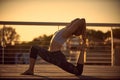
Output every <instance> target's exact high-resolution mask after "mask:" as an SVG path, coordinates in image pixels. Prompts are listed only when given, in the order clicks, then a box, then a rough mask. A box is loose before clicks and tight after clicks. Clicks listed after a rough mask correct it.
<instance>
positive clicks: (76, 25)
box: [22, 18, 86, 75]
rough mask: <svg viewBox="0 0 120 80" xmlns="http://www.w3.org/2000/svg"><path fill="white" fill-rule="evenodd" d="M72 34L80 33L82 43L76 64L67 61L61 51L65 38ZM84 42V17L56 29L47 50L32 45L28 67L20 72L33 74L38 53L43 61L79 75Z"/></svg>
mask: <svg viewBox="0 0 120 80" xmlns="http://www.w3.org/2000/svg"><path fill="white" fill-rule="evenodd" d="M72 35H75V36H80V35H82V39H83V44H82V47H80V49H79V50H80V55H79V58H78V61H77V64H76V66H75V65H73V64H72V63H70V62H68V61H67V59H66V57H65V55H64V54H63V53H62V52H61V47H62V45H63V44H64V42H66V40H67V39H68V38H69V37H71V36H72ZM85 44H86V22H85V19H79V18H77V19H75V20H73V21H72V22H71V23H70V24H68V25H67V26H66V27H65V28H63V29H61V30H59V31H57V32H56V33H55V34H54V35H53V38H52V39H51V42H50V47H49V50H46V49H43V48H41V47H40V46H32V48H31V51H30V64H29V68H28V69H27V70H26V71H25V72H24V73H22V74H23V75H33V74H34V66H35V61H36V58H37V56H38V55H39V56H40V57H41V58H42V59H44V60H45V61H47V62H49V63H52V64H54V65H56V66H58V67H60V68H61V69H63V70H65V71H67V72H69V73H72V74H75V75H81V74H82V72H83V65H84V50H85Z"/></svg>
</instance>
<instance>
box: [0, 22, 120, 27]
mask: <svg viewBox="0 0 120 80" xmlns="http://www.w3.org/2000/svg"><path fill="white" fill-rule="evenodd" d="M0 24H1V25H44V26H65V25H67V24H69V23H67V22H24V21H0ZM86 25H87V26H105V27H120V23H86Z"/></svg>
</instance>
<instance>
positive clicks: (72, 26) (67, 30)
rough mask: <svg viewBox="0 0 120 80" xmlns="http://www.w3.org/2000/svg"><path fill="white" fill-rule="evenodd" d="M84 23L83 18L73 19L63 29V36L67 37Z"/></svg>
mask: <svg viewBox="0 0 120 80" xmlns="http://www.w3.org/2000/svg"><path fill="white" fill-rule="evenodd" d="M83 24H84V20H83V19H78V18H77V19H75V20H73V21H72V22H71V23H70V24H69V25H68V26H67V27H66V28H65V31H64V32H63V35H62V36H63V38H68V37H70V36H71V35H73V34H74V33H75V32H76V30H77V29H79V28H80V27H82V25H83Z"/></svg>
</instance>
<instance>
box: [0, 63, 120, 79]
mask: <svg viewBox="0 0 120 80" xmlns="http://www.w3.org/2000/svg"><path fill="white" fill-rule="evenodd" d="M27 68H28V65H26V64H22V65H21V64H19V65H15V64H13V65H6V64H4V65H3V64H1V65H0V80H89V79H92V80H102V79H113V80H116V79H120V66H113V67H112V66H103V65H100V66H99V65H85V66H84V71H83V74H82V76H75V75H73V74H70V73H67V72H65V71H63V70H62V69H60V68H58V67H57V66H55V65H51V64H37V65H36V66H35V74H34V75H21V73H22V72H24V71H25V70H26V69H27Z"/></svg>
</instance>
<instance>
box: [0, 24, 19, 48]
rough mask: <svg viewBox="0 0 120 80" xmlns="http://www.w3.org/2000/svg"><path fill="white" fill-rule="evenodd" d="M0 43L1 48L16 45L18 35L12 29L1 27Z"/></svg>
mask: <svg viewBox="0 0 120 80" xmlns="http://www.w3.org/2000/svg"><path fill="white" fill-rule="evenodd" d="M0 40H1V41H0V43H1V45H2V46H6V45H13V44H16V43H17V42H18V40H19V35H18V34H17V32H16V31H15V29H14V28H12V27H6V26H3V28H1V29H0Z"/></svg>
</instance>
